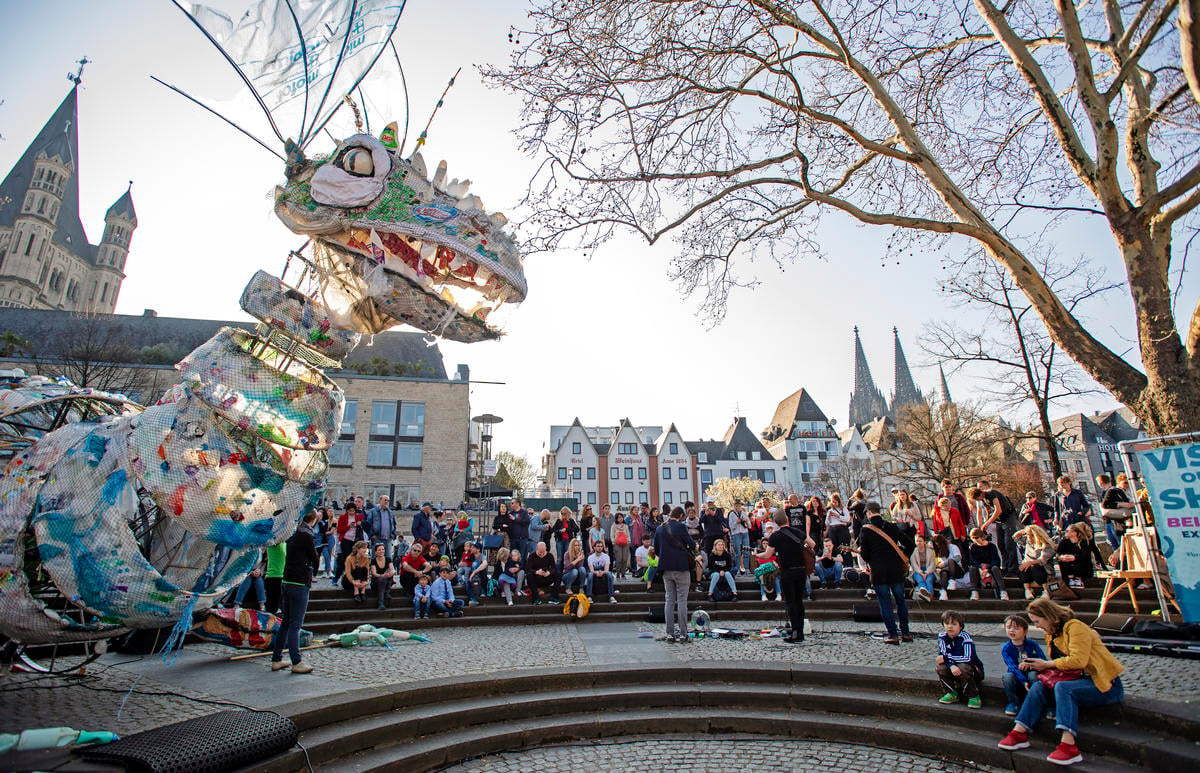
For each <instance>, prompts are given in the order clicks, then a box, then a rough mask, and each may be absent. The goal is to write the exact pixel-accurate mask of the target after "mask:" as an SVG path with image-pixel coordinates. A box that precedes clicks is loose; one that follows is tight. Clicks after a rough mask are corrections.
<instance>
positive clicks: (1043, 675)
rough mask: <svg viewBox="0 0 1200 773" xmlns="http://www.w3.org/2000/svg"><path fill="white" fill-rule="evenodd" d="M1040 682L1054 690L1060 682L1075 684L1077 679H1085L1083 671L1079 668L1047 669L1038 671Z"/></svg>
mask: <svg viewBox="0 0 1200 773" xmlns="http://www.w3.org/2000/svg"><path fill="white" fill-rule="evenodd" d="M1037 678H1038V681H1039V682H1041V683H1042V684H1044V685H1046V686H1047V687H1049V688H1050V689H1051V690H1053V689H1054V685H1056V684H1058V683H1059V682H1073V681H1075V680H1076V679H1082V678H1083V670H1082V669H1078V668H1047V669H1046V670H1045V671H1038V675H1037Z"/></svg>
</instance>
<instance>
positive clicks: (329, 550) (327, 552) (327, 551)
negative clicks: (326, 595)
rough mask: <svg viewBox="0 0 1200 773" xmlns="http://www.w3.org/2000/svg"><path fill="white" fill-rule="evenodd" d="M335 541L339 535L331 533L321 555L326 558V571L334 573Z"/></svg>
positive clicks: (326, 539)
mask: <svg viewBox="0 0 1200 773" xmlns="http://www.w3.org/2000/svg"><path fill="white" fill-rule="evenodd" d="M335 542H337V537H336V536H335V535H333V534H330V535H329V536H328V537H326V538H325V546H324V547H322V548H321V555H322V557H323V558H324V560H325V571H326V573H329V574H332V573H333V546H334V543H335Z"/></svg>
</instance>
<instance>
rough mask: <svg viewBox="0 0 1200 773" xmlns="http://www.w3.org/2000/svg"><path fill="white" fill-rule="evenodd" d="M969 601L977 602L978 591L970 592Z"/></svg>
mask: <svg viewBox="0 0 1200 773" xmlns="http://www.w3.org/2000/svg"><path fill="white" fill-rule="evenodd" d="M971 601H979V591H977V590H973V591H971Z"/></svg>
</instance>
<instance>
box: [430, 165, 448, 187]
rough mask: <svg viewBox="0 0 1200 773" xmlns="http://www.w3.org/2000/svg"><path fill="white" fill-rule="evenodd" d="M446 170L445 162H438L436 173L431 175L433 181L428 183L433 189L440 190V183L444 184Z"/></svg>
mask: <svg viewBox="0 0 1200 773" xmlns="http://www.w3.org/2000/svg"><path fill="white" fill-rule="evenodd" d="M446 170H447V167H446V162H445V160H443V161H440V162H438V166H437V171H436V172H434V173H433V180H431V181H430V182H432V183H433V187H434V188H441V187H442V183H444V182H446Z"/></svg>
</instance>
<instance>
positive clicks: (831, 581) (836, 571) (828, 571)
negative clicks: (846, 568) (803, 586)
mask: <svg viewBox="0 0 1200 773" xmlns="http://www.w3.org/2000/svg"><path fill="white" fill-rule="evenodd" d="M817 576H818V577H820V578H821V584H822V585H826V586H828V585H837V584H838V583H839V582H841V581H842V565H841V564H837V563H835V564H834V565H833V566H831V567H829V568H825V566H824V565H822V564H821V562H820V561H818V562H817Z"/></svg>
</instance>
